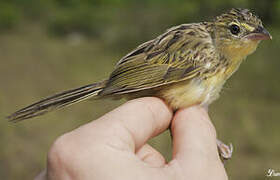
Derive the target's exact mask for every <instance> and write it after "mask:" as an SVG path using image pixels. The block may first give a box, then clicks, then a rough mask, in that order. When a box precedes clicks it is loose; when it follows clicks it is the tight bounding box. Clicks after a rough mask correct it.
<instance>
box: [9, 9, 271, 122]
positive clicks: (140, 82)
mask: <svg viewBox="0 0 280 180" xmlns="http://www.w3.org/2000/svg"><path fill="white" fill-rule="evenodd" d="M265 39H271V36H270V34H269V33H268V31H266V30H265V28H264V27H263V25H262V22H261V20H260V19H259V18H258V17H257V16H255V15H254V14H253V13H251V12H250V11H249V10H247V9H232V10H230V11H229V12H227V13H224V14H222V15H220V16H218V17H216V18H215V19H214V20H213V21H212V22H202V23H192V24H182V25H179V26H176V27H172V28H170V29H168V30H167V31H166V32H165V33H164V34H162V35H160V36H158V37H157V38H155V39H153V40H151V41H148V42H146V43H143V44H141V45H140V46H138V47H137V48H136V49H135V50H133V51H131V52H130V53H129V54H127V55H126V56H124V57H123V58H122V59H121V60H120V61H119V62H118V63H117V65H116V67H115V69H114V71H113V72H112V73H111V75H110V76H109V78H108V79H106V80H105V81H101V82H98V83H94V84H90V85H86V86H83V87H80V88H77V89H73V90H69V91H65V92H62V93H59V94H56V95H54V96H51V97H48V98H46V99H43V100H41V101H39V102H37V103H34V104H32V105H30V106H28V107H25V108H23V109H21V110H19V111H17V112H15V113H13V114H12V115H10V116H9V117H8V118H9V119H10V120H11V121H13V122H17V121H20V120H24V119H28V118H32V117H35V116H38V115H42V114H45V113H46V112H49V111H51V110H55V109H59V108H62V107H65V106H69V105H71V104H74V103H76V102H80V101H82V100H85V99H89V98H105V97H114V98H116V97H117V98H122V97H128V98H137V97H143V96H156V97H159V98H162V99H164V100H165V101H166V103H168V104H169V105H170V107H171V108H173V109H174V110H176V109H179V108H184V107H188V106H191V105H194V104H200V105H202V106H208V105H209V104H211V103H212V102H213V101H214V100H216V99H217V98H218V97H219V92H220V91H221V89H222V87H223V85H224V83H225V82H226V80H227V79H228V78H229V77H230V76H231V75H232V74H233V73H234V72H235V71H236V70H237V69H238V67H239V65H240V63H241V62H242V61H243V60H244V59H245V58H246V57H247V56H248V55H249V54H251V53H253V52H254V51H255V50H256V48H257V46H258V44H259V43H260V41H261V40H265Z"/></svg>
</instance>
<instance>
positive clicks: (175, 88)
mask: <svg viewBox="0 0 280 180" xmlns="http://www.w3.org/2000/svg"><path fill="white" fill-rule="evenodd" d="M224 82H225V80H224V79H222V78H219V76H213V77H211V78H208V79H207V80H201V79H198V78H194V79H192V80H188V81H184V82H180V83H176V84H174V85H172V86H169V87H167V88H165V89H163V90H161V91H160V96H161V97H162V98H163V99H165V100H166V101H167V103H168V104H169V105H170V106H171V107H172V108H173V109H178V108H185V107H189V106H192V105H196V104H198V105H205V106H208V105H209V104H211V103H212V102H213V101H214V100H216V99H217V98H218V97H219V93H220V91H221V89H222V86H223V84H224Z"/></svg>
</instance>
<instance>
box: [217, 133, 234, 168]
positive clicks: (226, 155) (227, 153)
mask: <svg viewBox="0 0 280 180" xmlns="http://www.w3.org/2000/svg"><path fill="white" fill-rule="evenodd" d="M217 146H218V151H219V155H220V158H221V160H222V162H223V163H224V164H225V163H226V161H227V160H229V159H230V158H231V156H232V152H233V146H232V144H231V143H230V144H229V146H228V145H226V144H224V143H223V142H222V141H220V140H219V139H217Z"/></svg>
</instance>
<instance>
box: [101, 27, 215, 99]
mask: <svg viewBox="0 0 280 180" xmlns="http://www.w3.org/2000/svg"><path fill="white" fill-rule="evenodd" d="M214 52H215V51H214V48H213V45H212V41H211V37H210V35H209V33H208V32H207V30H206V28H205V24H202V23H201V24H183V25H180V26H176V27H173V28H171V29H169V30H168V31H167V32H166V33H164V34H162V35H161V36H159V37H157V38H156V39H154V40H151V41H148V42H146V43H144V44H142V45H140V46H139V47H137V48H136V49H135V50H134V51H132V52H131V53H129V54H127V55H126V56H125V57H123V58H122V59H121V60H120V61H119V62H118V64H117V65H116V68H115V70H114V71H113V72H112V74H111V76H110V78H109V80H108V82H107V84H106V86H105V88H104V90H103V91H102V92H101V95H110V94H124V93H129V92H135V91H139V90H143V89H150V88H154V87H158V86H162V85H166V84H170V83H174V82H179V81H183V80H187V79H191V78H193V77H195V76H197V75H198V74H200V73H202V71H203V70H204V69H205V67H204V65H205V63H206V62H207V61H209V60H210V59H211V58H213V57H212V56H214Z"/></svg>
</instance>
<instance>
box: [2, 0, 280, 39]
mask: <svg viewBox="0 0 280 180" xmlns="http://www.w3.org/2000/svg"><path fill="white" fill-rule="evenodd" d="M231 7H253V9H257V10H258V14H259V15H260V16H261V17H263V19H265V22H266V23H272V22H278V23H277V24H279V17H280V16H279V10H280V3H279V1H278V0H269V1H257V0H233V1H223V0H214V1H211V3H209V2H208V1H207V0H190V1H185V0H141V1H139V0H1V3H0V20H1V21H0V27H1V29H5V28H11V27H16V26H17V25H18V24H19V23H20V21H19V17H24V19H32V20H37V21H39V22H41V23H43V24H45V25H46V26H47V28H48V30H49V32H51V33H52V34H55V35H59V36H62V35H67V34H69V33H73V32H74V33H82V34H84V35H88V36H92V35H96V36H97V35H98V36H100V35H106V32H104V31H103V30H104V29H103V28H104V26H106V24H107V26H108V24H110V23H112V22H116V23H117V24H119V23H120V24H123V23H125V21H133V20H137V19H142V18H147V17H148V18H153V17H152V16H157V17H155V18H160V20H161V21H163V20H165V22H166V23H167V24H171V23H177V22H180V23H181V22H186V21H197V20H199V19H200V17H203V16H207V15H209V14H211V15H213V14H217V9H219V11H221V10H224V9H228V8H231ZM214 12H215V13H214ZM128 13H129V14H130V16H131V17H130V18H126V17H124V15H125V14H128ZM158 13H160V15H157V14H158ZM197 14H200V15H201V16H197ZM147 20H148V21H150V20H149V19H147ZM148 21H146V22H145V21H143V23H148ZM176 21H177V22H176ZM135 26H139V27H140V26H142V24H137V23H136V24H135Z"/></svg>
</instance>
